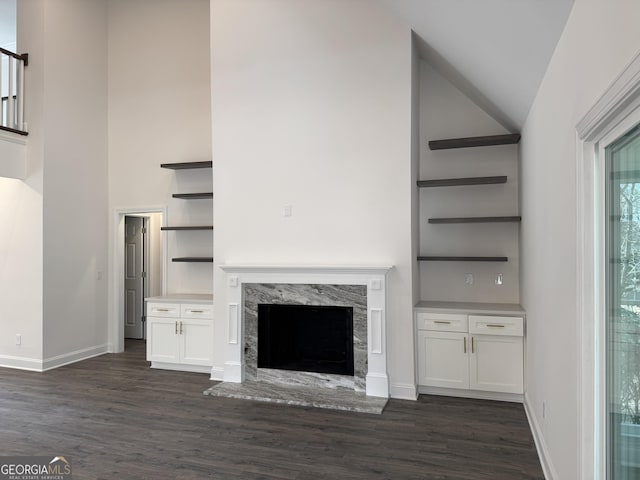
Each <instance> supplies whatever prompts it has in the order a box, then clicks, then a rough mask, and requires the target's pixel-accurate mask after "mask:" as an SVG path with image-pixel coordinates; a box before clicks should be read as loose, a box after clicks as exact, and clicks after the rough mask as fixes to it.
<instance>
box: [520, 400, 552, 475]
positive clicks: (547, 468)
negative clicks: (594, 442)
mask: <svg viewBox="0 0 640 480" xmlns="http://www.w3.org/2000/svg"><path fill="white" fill-rule="evenodd" d="M524 411H525V413H526V415H527V420H529V427H530V428H531V434H532V435H533V441H534V442H535V444H536V450H537V451H538V458H540V465H541V466H542V473H544V478H545V479H546V480H556V479H557V478H558V474H557V473H556V469H555V468H554V467H553V463H552V462H551V456H550V455H549V450H548V448H547V443H546V442H545V440H544V435H543V433H542V428H540V424H539V423H538V420H537V419H536V417H535V415H534V413H533V412H534V410H533V408H532V407H531V402H530V400H529V396H528V395H527V394H526V393H525V394H524Z"/></svg>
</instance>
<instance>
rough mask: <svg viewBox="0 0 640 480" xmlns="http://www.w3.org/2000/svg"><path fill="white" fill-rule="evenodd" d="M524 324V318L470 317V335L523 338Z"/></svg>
mask: <svg viewBox="0 0 640 480" xmlns="http://www.w3.org/2000/svg"><path fill="white" fill-rule="evenodd" d="M523 323H524V322H523V318H522V317H497V316H490V315H469V333H474V334H482V335H510V336H515V337H522V336H523V331H524V329H523Z"/></svg>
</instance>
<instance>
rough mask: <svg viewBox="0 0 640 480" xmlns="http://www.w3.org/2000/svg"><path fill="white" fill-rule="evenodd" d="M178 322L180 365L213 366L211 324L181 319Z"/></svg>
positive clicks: (206, 321)
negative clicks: (179, 325) (179, 326)
mask: <svg viewBox="0 0 640 480" xmlns="http://www.w3.org/2000/svg"><path fill="white" fill-rule="evenodd" d="M180 322H181V328H180V329H179V330H180V332H181V334H180V335H179V339H180V356H181V359H180V361H181V363H187V364H190V365H205V366H211V365H213V322H212V321H211V320H200V319H195V318H190V319H184V318H183V319H182V320H180Z"/></svg>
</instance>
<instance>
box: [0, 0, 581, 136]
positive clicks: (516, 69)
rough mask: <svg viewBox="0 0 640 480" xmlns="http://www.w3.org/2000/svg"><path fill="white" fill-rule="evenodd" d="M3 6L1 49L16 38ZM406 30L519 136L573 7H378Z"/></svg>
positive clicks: (441, 1) (396, 0)
mask: <svg viewBox="0 0 640 480" xmlns="http://www.w3.org/2000/svg"><path fill="white" fill-rule="evenodd" d="M15 1H16V0H0V45H3V44H6V43H8V42H11V41H13V40H12V39H13V38H15V23H14V22H15V20H14V18H15V17H14V15H15ZM377 1H379V2H381V3H382V4H384V5H385V6H386V7H387V8H388V9H389V10H390V11H391V12H392V13H393V14H395V15H396V16H398V17H399V18H400V19H401V20H402V21H404V22H405V23H407V24H408V25H409V26H410V27H411V28H412V29H413V31H414V33H415V35H416V42H417V44H418V46H419V49H420V53H421V56H422V57H423V58H424V59H425V60H427V61H428V62H429V63H431V64H432V66H434V67H435V68H436V69H437V70H439V71H440V73H441V74H443V75H444V76H445V77H446V78H447V79H448V80H449V81H450V82H451V83H453V84H454V85H455V86H456V87H458V88H459V89H460V90H461V91H462V92H464V93H465V94H466V95H467V96H468V97H469V98H471V99H472V100H473V101H474V102H476V103H477V104H478V105H479V106H480V107H482V108H483V109H484V110H485V111H486V112H487V113H489V114H490V115H492V116H493V117H494V118H495V119H496V120H497V121H498V122H499V123H501V124H502V125H503V126H504V127H506V128H507V129H508V130H511V131H513V132H516V131H519V130H520V129H521V128H522V126H523V124H524V121H525V120H526V117H527V114H528V112H529V109H530V108H531V104H532V103H533V100H534V99H535V95H536V93H537V91H538V88H539V86H540V82H541V81H542V78H543V76H544V73H545V71H546V69H547V65H548V64H549V60H550V59H551V55H552V54H553V51H554V49H555V46H556V44H557V43H558V40H559V38H560V35H561V34H562V31H563V29H564V25H565V23H566V21H567V18H568V16H569V12H570V11H571V7H572V6H573V2H574V0H377Z"/></svg>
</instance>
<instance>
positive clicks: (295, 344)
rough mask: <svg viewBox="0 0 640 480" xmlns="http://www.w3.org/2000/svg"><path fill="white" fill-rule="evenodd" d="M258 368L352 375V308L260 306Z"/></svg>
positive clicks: (262, 304)
mask: <svg viewBox="0 0 640 480" xmlns="http://www.w3.org/2000/svg"><path fill="white" fill-rule="evenodd" d="M258 368H275V369H279V370H293V371H300V372H316V373H330V374H337V375H353V373H354V372H353V307H341V306H319V305H279V304H264V303H261V304H259V305H258Z"/></svg>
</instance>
